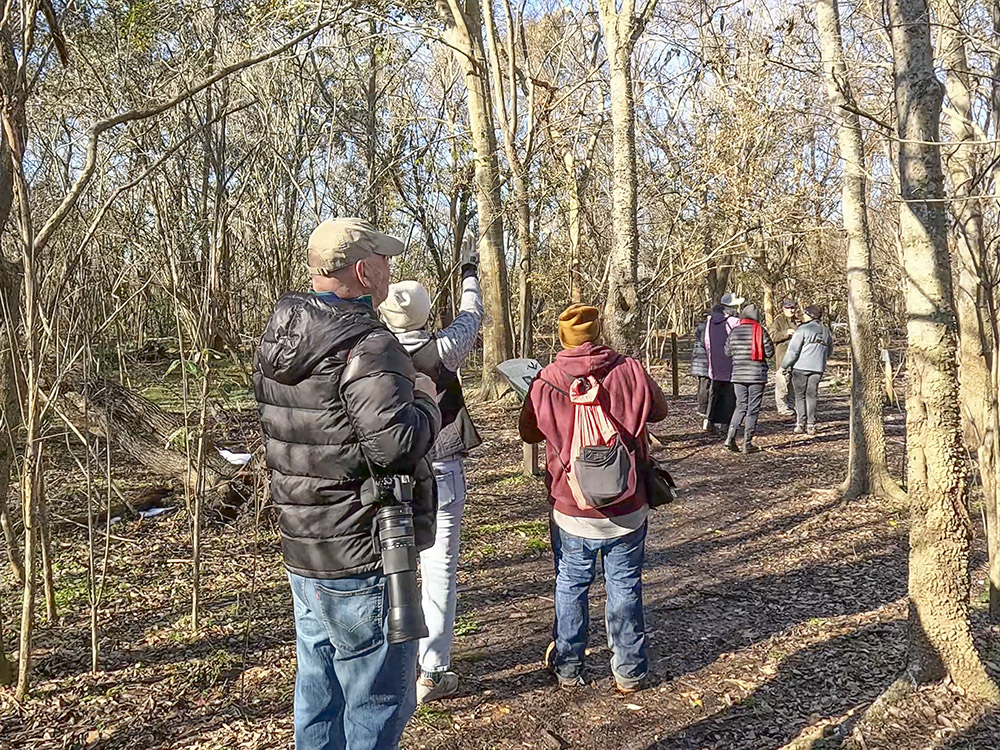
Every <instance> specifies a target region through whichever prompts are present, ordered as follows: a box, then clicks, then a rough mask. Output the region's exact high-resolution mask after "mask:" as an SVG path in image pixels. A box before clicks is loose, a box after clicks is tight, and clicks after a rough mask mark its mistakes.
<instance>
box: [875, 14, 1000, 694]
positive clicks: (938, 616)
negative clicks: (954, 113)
mask: <svg viewBox="0 0 1000 750" xmlns="http://www.w3.org/2000/svg"><path fill="white" fill-rule="evenodd" d="M889 21H890V27H891V40H892V51H893V62H894V72H895V105H896V117H897V130H898V135H899V179H900V191H901V198H902V200H901V202H900V208H899V231H900V250H901V254H902V262H903V270H904V275H905V277H906V320H907V322H906V333H907V343H908V351H907V355H908V357H907V366H908V371H907V397H906V443H907V459H908V471H907V492H908V494H909V497H910V508H911V520H910V570H909V592H910V653H909V660H908V669H907V674H908V677H909V678H910V679H911V680H913V681H914V682H923V681H928V680H935V679H941V678H943V677H944V676H946V675H950V676H951V678H952V680H953V681H954V682H955V683H956V684H958V685H959V686H961V687H962V688H963V689H964V690H966V691H967V692H968V693H970V694H971V695H974V696H976V697H981V698H988V699H991V700H994V701H996V700H1000V691H998V690H997V686H996V685H995V684H994V683H993V682H992V680H990V678H989V676H988V675H987V674H986V670H985V668H984V667H983V663H982V660H981V659H980V658H979V654H978V653H977V652H976V648H975V644H974V643H973V641H972V631H971V628H970V626H969V578H968V562H969V542H970V538H971V530H972V524H971V522H970V519H969V516H968V511H967V506H966V504H965V472H964V469H963V465H962V439H961V419H960V416H959V408H958V403H959V400H958V373H957V367H956V343H957V325H956V318H955V310H954V306H953V303H952V288H951V268H950V266H949V259H948V235H947V228H946V223H945V209H944V174H943V171H942V167H941V153H940V151H939V149H938V146H937V142H938V140H939V127H938V120H939V118H940V115H941V103H942V91H941V84H940V83H939V82H938V80H937V78H936V77H935V75H934V58H933V53H932V51H931V37H930V24H929V13H928V7H927V3H926V2H925V0H890V2H889Z"/></svg>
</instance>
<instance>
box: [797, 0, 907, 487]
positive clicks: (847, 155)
mask: <svg viewBox="0 0 1000 750" xmlns="http://www.w3.org/2000/svg"><path fill="white" fill-rule="evenodd" d="M816 26H817V30H818V32H819V40H820V48H821V51H822V58H823V60H822V62H823V74H824V77H825V78H826V90H827V97H828V99H829V101H830V107H831V109H832V111H833V118H834V122H836V124H837V143H838V145H839V147H840V158H841V161H842V163H843V165H844V184H843V189H842V195H843V197H842V202H843V215H844V230H845V231H846V233H847V317H848V322H849V324H850V330H851V363H852V370H851V422H850V433H851V440H850V450H849V454H848V459H847V478H846V479H845V480H844V484H843V486H842V491H843V493H844V495H845V496H847V497H857V496H860V495H867V494H874V495H880V496H891V497H894V498H897V499H902V494H903V493H902V492H901V491H900V489H899V486H898V485H897V484H896V483H895V482H894V481H893V479H892V477H891V476H890V474H889V467H888V463H887V460H886V451H885V426H884V424H883V421H882V380H881V370H880V361H879V349H878V343H877V342H878V335H877V333H876V331H877V326H876V323H875V309H874V308H875V305H874V301H873V299H872V288H871V262H872V249H871V233H870V231H869V228H868V186H867V177H866V176H867V173H868V172H867V168H866V167H865V150H864V142H863V140H862V136H861V123H860V121H859V120H858V116H857V114H855V112H856V110H857V106H856V105H855V103H854V95H853V92H852V91H851V85H850V81H849V79H848V74H847V66H846V64H845V63H844V48H843V42H842V39H841V34H840V9H839V6H838V3H837V0H816Z"/></svg>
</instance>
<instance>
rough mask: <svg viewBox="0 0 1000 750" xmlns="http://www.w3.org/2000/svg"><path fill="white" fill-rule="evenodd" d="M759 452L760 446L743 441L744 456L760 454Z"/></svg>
mask: <svg viewBox="0 0 1000 750" xmlns="http://www.w3.org/2000/svg"><path fill="white" fill-rule="evenodd" d="M759 452H760V448H759V447H758V446H756V445H754V444H753V443H752V442H751V441H749V440H744V441H743V455H744V456H745V455H747V454H748V453H759Z"/></svg>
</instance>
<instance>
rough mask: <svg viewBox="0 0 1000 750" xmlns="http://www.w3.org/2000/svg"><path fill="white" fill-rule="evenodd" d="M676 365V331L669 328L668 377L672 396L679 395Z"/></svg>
mask: <svg viewBox="0 0 1000 750" xmlns="http://www.w3.org/2000/svg"><path fill="white" fill-rule="evenodd" d="M677 371H678V366H677V331H675V330H673V329H671V330H670V377H671V379H672V383H671V385H672V386H673V389H674V398H677V397H678V396H679V395H680V381H679V380H678V375H677Z"/></svg>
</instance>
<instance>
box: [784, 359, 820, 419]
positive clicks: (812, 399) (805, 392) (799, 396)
mask: <svg viewBox="0 0 1000 750" xmlns="http://www.w3.org/2000/svg"><path fill="white" fill-rule="evenodd" d="M822 377H823V373H821V372H802V371H801V370H793V371H792V388H793V389H794V390H795V421H796V422H798V423H799V424H800V425H809V426H812V425H814V424H816V398H817V396H818V395H819V381H820V379H821V378H822Z"/></svg>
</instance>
